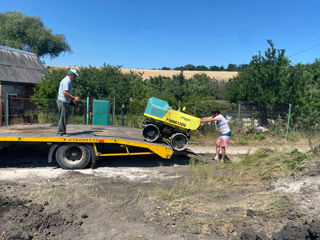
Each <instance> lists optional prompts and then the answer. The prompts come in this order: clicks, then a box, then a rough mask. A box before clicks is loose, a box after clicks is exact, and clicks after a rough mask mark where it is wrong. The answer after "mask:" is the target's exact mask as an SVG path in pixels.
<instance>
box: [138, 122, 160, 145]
mask: <svg viewBox="0 0 320 240" xmlns="http://www.w3.org/2000/svg"><path fill="white" fill-rule="evenodd" d="M142 134H143V137H144V140H146V141H148V142H155V141H157V140H158V139H159V138H160V130H159V128H158V127H157V126H156V125H154V124H149V125H146V126H145V127H144V128H143V131H142Z"/></svg>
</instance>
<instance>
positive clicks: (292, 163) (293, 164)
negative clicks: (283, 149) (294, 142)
mask: <svg viewBox="0 0 320 240" xmlns="http://www.w3.org/2000/svg"><path fill="white" fill-rule="evenodd" d="M308 159H310V156H309V155H308V154H307V153H302V152H299V151H298V150H297V149H295V150H294V151H292V152H291V153H290V154H289V158H288V159H286V160H284V163H285V164H286V165H287V166H288V167H289V168H290V169H291V170H293V171H301V170H303V169H304V168H305V167H307V160H308Z"/></svg>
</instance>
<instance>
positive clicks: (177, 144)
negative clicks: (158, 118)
mask: <svg viewBox="0 0 320 240" xmlns="http://www.w3.org/2000/svg"><path fill="white" fill-rule="evenodd" d="M170 139H171V146H172V148H173V149H174V150H175V151H183V150H185V149H186V148H187V146H188V138H187V136H186V135H184V134H183V133H175V134H173V135H172V136H171V137H170Z"/></svg>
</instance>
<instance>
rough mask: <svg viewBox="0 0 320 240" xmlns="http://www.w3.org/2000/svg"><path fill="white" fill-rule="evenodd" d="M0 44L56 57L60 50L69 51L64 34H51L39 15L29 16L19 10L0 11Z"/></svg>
mask: <svg viewBox="0 0 320 240" xmlns="http://www.w3.org/2000/svg"><path fill="white" fill-rule="evenodd" d="M0 44H1V45H5V46H8V47H13V48H17V49H21V50H31V52H33V53H35V54H36V55H37V56H39V57H43V56H46V55H49V56H50V57H51V58H54V57H57V56H59V55H60V53H62V52H71V47H70V46H69V44H68V43H67V42H66V40H65V37H64V35H62V34H53V33H52V31H51V30H50V29H49V28H47V27H45V26H44V25H43V22H42V21H41V19H40V18H39V17H30V16H26V15H23V14H22V13H21V12H5V13H0Z"/></svg>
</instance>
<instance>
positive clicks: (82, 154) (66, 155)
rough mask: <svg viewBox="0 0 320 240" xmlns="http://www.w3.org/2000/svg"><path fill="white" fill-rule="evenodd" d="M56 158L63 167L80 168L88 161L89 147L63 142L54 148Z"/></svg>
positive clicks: (89, 155) (89, 157)
mask: <svg viewBox="0 0 320 240" xmlns="http://www.w3.org/2000/svg"><path fill="white" fill-rule="evenodd" d="M56 160H57V162H58V164H59V165H60V166H61V167H62V168H64V169H82V168H85V167H86V166H88V164H89V163H90V160H91V153H90V149H89V148H88V147H87V146H86V145H83V144H77V143H70V144H63V145H60V146H59V147H58V149H57V150H56Z"/></svg>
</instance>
